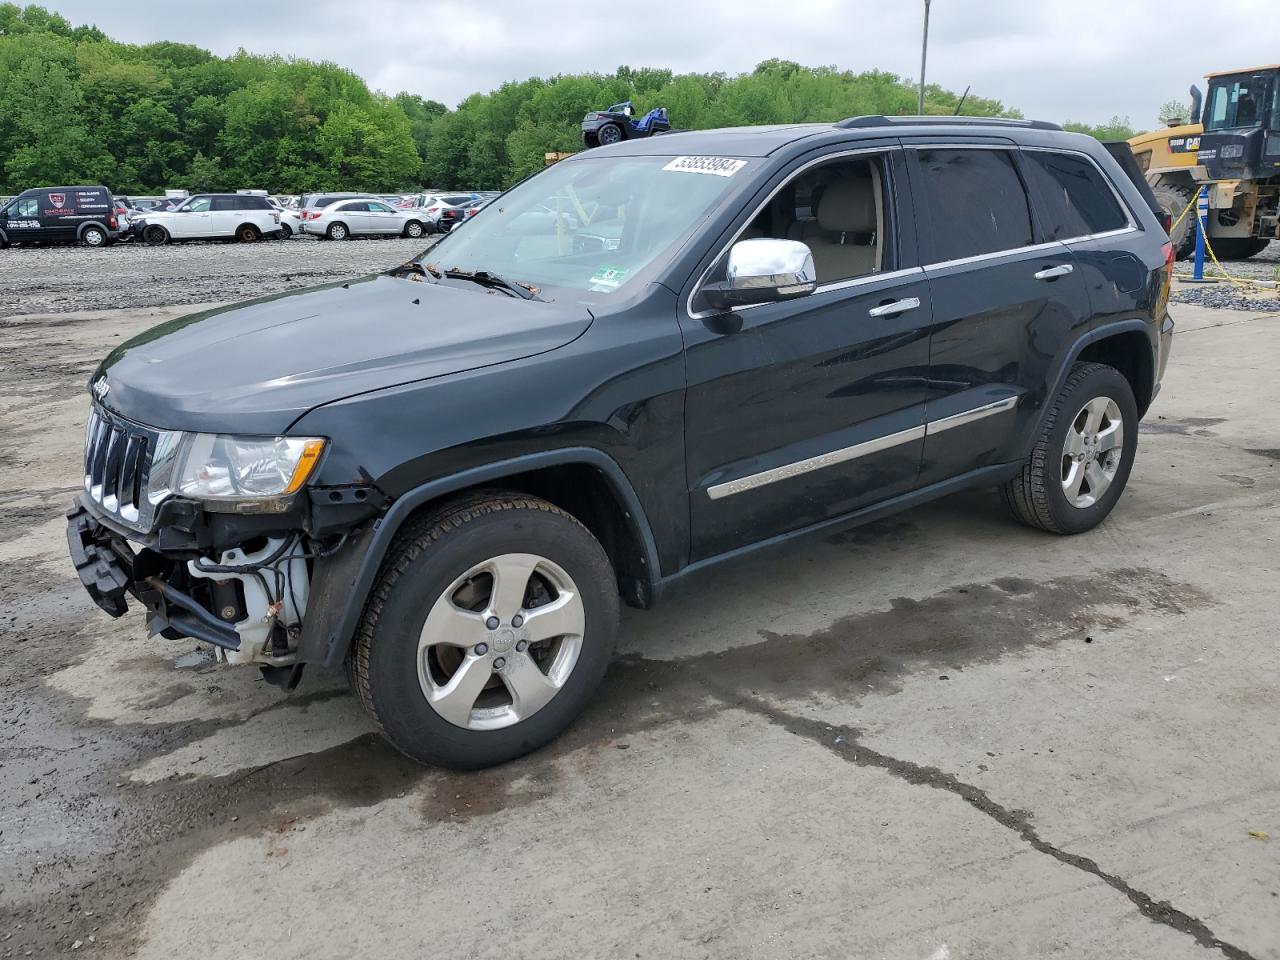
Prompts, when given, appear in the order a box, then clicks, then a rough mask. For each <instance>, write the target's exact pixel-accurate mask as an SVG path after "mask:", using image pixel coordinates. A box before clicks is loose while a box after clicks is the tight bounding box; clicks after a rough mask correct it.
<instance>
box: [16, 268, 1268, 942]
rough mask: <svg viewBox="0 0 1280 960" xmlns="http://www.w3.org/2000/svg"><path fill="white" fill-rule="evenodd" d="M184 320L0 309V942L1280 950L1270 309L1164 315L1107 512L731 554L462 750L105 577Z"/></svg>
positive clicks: (948, 509)
mask: <svg viewBox="0 0 1280 960" xmlns="http://www.w3.org/2000/svg"><path fill="white" fill-rule="evenodd" d="M287 246H289V245H287V244H282V245H279V247H281V248H283V247H287ZM323 246H325V247H326V248H333V247H339V246H341V247H342V252H343V253H344V254H345V251H346V250H347V249H351V250H352V251H353V255H354V254H357V253H358V254H364V253H365V252H366V251H367V252H369V254H370V255H372V254H374V253H378V252H380V251H383V250H386V251H387V252H388V253H392V252H394V254H395V257H400V256H403V255H404V254H403V253H402V252H398V251H392V248H391V247H390V246H388V245H385V244H380V243H364V244H346V245H339V244H327V245H323ZM189 249H191V250H192V251H193V254H194V250H195V248H189ZM276 249H277V245H268V244H263V245H261V246H260V248H258V252H259V253H261V254H273V253H274V252H275V251H276ZM174 252H176V253H181V254H183V255H185V254H186V251H174ZM206 252H207V253H209V254H218V255H221V254H225V253H230V252H232V250H231V248H227V249H226V250H222V249H219V250H208V251H206ZM310 252H311V251H309V250H304V249H303V248H302V247H301V246H299V248H298V250H296V251H295V250H292V249H289V250H282V253H284V254H295V253H296V254H299V255H303V256H305V255H306V254H307V253H310ZM108 253H110V254H112V255H113V256H114V254H115V253H116V252H115V251H108ZM167 253H169V251H162V252H161V255H162V256H163V255H165V254H167ZM131 254H132V251H120V256H119V257H118V259H119V260H120V261H121V262H126V258H130V257H131ZM317 255H325V256H335V254H334V253H333V252H331V250H330V249H325V250H323V251H317ZM210 259H214V257H212V256H211V257H210ZM393 259H394V258H393ZM335 263H336V261H335ZM371 265H372V264H371V263H366V264H364V265H362V266H360V267H359V269H368V267H369V266H371ZM342 269H354V267H352V266H350V265H347V266H343V267H342ZM200 295H202V296H209V295H211V294H210V293H209V292H204V293H202V294H200ZM186 309H187V308H185V307H179V308H169V309H161V308H151V307H148V308H143V309H131V310H104V311H94V312H82V313H68V314H63V315H60V316H56V317H48V316H43V317H35V318H19V317H14V318H5V319H3V320H0V336H3V338H4V340H3V342H4V345H5V346H4V350H5V353H4V355H3V356H4V361H3V362H0V571H2V573H3V575H0V960H6V958H9V957H12V958H15V960H20V958H23V957H32V958H34V960H46V958H55V957H57V958H61V957H76V958H80V957H85V958H100V960H185V958H189V957H198V958H200V960H244V958H261V957H270V958H272V960H303V958H305V960H330V958H339V957H341V958H347V957H357V958H379V960H380V958H384V957H395V958H399V957H409V956H414V955H417V954H421V953H423V952H424V950H423V946H424V944H427V943H428V941H429V946H430V948H431V953H432V954H433V955H437V956H442V957H449V958H458V960H487V958H494V957H517V958H523V957H532V958H542V957H586V958H597V957H602V958H606V957H607V958H622V957H625V958H633V957H636V956H637V955H638V956H640V957H643V958H645V960H649V958H655V957H658V958H663V960H721V958H733V960H777V958H780V957H788V958H789V957H804V958H811V960H816V958H824V957H858V958H864V957H865V958H870V957H875V958H881V960H925V958H933V960H944V958H953V960H977V958H981V960H1027V958H1037V960H1039V958H1044V960H1049V958H1054V960H1063V958H1069V960H1117V958H1124V960H1221V958H1224V957H1225V958H1233V960H1280V949H1278V946H1280V910H1277V904H1278V903H1280V900H1278V899H1277V894H1280V882H1278V881H1277V876H1278V873H1277V851H1278V850H1280V846H1278V845H1277V844H1278V843H1280V803H1278V802H1277V799H1278V798H1280V767H1278V765H1277V763H1276V757H1277V756H1280V725H1277V723H1276V703H1277V702H1278V701H1280V646H1278V645H1277V644H1276V596H1275V585H1276V583H1277V581H1278V580H1280V554H1278V551H1277V550H1276V543H1277V540H1280V449H1278V446H1280V445H1278V444H1277V440H1276V429H1275V417H1274V411H1275V408H1276V404H1277V402H1278V401H1280V382H1277V380H1276V378H1275V376H1274V371H1275V368H1276V365H1277V363H1280V319H1271V318H1265V317H1263V318H1257V319H1253V318H1251V317H1249V315H1247V314H1241V313H1226V312H1222V311H1211V310H1203V309H1199V308H1195V307H1190V306H1177V307H1175V313H1174V317H1175V319H1176V321H1177V324H1178V327H1177V332H1176V334H1175V340H1174V347H1173V353H1172V359H1171V360H1170V363H1169V369H1168V373H1167V375H1166V379H1165V389H1164V390H1162V391H1161V394H1160V396H1159V398H1158V399H1157V402H1156V406H1155V407H1154V409H1153V410H1152V412H1151V414H1149V415H1148V417H1147V419H1146V420H1145V422H1144V423H1143V424H1142V425H1141V427H1140V429H1139V432H1140V434H1141V439H1140V441H1139V447H1138V456H1137V459H1136V461H1135V464H1134V469H1133V475H1132V477H1131V479H1130V481H1129V486H1128V489H1127V490H1126V491H1125V494H1124V498H1123V499H1122V500H1121V501H1120V504H1119V505H1118V507H1117V509H1116V511H1115V513H1114V514H1112V516H1111V518H1110V519H1109V520H1108V521H1107V523H1106V524H1104V525H1103V526H1102V527H1100V528H1099V529H1098V530H1096V531H1093V532H1091V533H1088V534H1084V535H1081V536H1078V537H1052V536H1049V535H1047V534H1041V533H1038V532H1036V531H1032V530H1029V529H1026V528H1023V527H1020V526H1017V525H1015V524H1012V523H1010V522H1008V521H1007V520H1006V519H1005V518H1004V517H1003V514H1002V510H1001V507H1000V503H999V498H998V497H997V496H996V495H995V494H994V492H991V491H975V492H971V493H967V494H963V495H960V496H957V497H952V498H950V499H948V500H945V501H940V502H938V503H934V504H930V505H928V506H926V507H922V508H918V509H916V510H913V511H910V512H908V513H904V514H900V515H898V516H895V517H892V518H890V519H887V520H884V521H881V522H879V523H877V524H872V525H870V526H865V527H861V528H858V529H856V530H848V531H843V532H840V533H838V534H834V535H832V536H831V537H829V538H828V539H827V540H825V541H823V542H818V543H810V544H807V545H805V546H804V547H802V548H799V547H798V548H796V549H793V550H791V551H789V552H787V553H785V554H775V555H772V556H761V557H757V558H756V559H755V560H753V561H750V562H745V563H741V564H736V565H734V566H733V567H731V568H730V567H726V568H725V569H723V570H720V571H718V572H716V573H714V574H708V575H707V577H706V579H704V580H702V581H701V582H700V583H699V585H698V587H697V589H690V590H688V591H686V592H685V593H684V594H683V595H680V596H676V597H673V598H672V599H671V601H670V602H669V603H666V604H664V605H663V606H661V607H659V608H658V609H655V610H653V611H648V612H640V611H635V610H628V611H626V613H625V614H624V617H623V626H622V630H621V634H620V638H619V654H620V658H619V660H618V661H617V662H616V663H615V664H614V665H613V667H612V668H611V670H610V673H609V676H608V678H607V680H606V683H605V686H604V688H603V689H602V690H601V692H600V694H599V695H598V696H597V697H596V698H595V701H594V702H593V704H592V706H591V708H590V709H589V710H588V711H587V713H586V714H585V715H584V716H583V717H581V718H580V719H579V720H578V722H576V723H575V724H574V726H573V728H572V729H571V730H570V731H569V732H568V733H567V734H566V735H565V736H564V737H561V738H560V739H559V740H557V741H556V742H555V743H554V744H551V745H550V746H548V747H547V748H545V749H544V750H541V751H539V752H537V753H536V754H534V755H533V756H530V757H526V758H524V759H522V760H518V761H515V762H513V763H509V764H505V765H503V766H501V767H498V768H495V769H492V770H486V771H479V772H475V773H453V772H449V771H444V770H431V769H426V768H421V767H417V766H416V765H414V764H412V763H410V762H409V761H406V760H404V759H403V758H401V757H400V756H398V755H397V754H396V753H395V752H394V751H393V750H391V749H390V748H388V747H387V746H386V745H385V744H384V743H383V742H382V741H381V740H379V739H378V738H377V736H376V734H375V733H374V732H373V731H372V726H371V724H370V722H369V721H368V719H367V718H366V717H365V716H364V714H363V711H362V709H361V707H360V705H359V704H358V703H357V702H356V701H355V700H354V698H352V697H351V696H350V695H348V693H347V692H346V688H345V682H344V681H343V680H342V679H341V677H333V678H325V677H324V676H322V675H320V674H316V675H310V674H309V675H308V677H307V679H305V680H304V681H303V686H302V687H301V688H300V689H299V690H298V691H296V692H294V693H292V694H289V695H284V694H282V693H281V691H279V690H277V689H276V688H274V687H270V686H268V685H267V684H265V683H263V682H262V681H261V679H260V678H259V676H258V673H257V671H255V670H253V669H252V668H219V667H218V666H217V665H216V664H215V663H213V662H212V661H211V658H210V657H209V655H208V652H207V651H203V652H201V651H199V650H197V645H196V644H195V643H194V642H191V641H168V640H164V639H162V638H161V637H148V636H147V633H146V627H145V624H144V623H143V617H142V614H141V612H140V610H139V609H138V608H137V605H136V604H134V605H132V608H131V609H130V611H129V612H128V614H127V615H126V616H125V617H123V618H121V619H119V620H112V619H111V618H110V617H108V616H106V615H105V614H104V613H102V612H101V611H99V610H98V609H97V608H96V607H94V606H93V604H92V603H91V602H90V600H89V598H88V595H87V594H86V593H85V591H84V589H83V588H82V587H81V586H80V583H79V581H78V579H77V577H76V575H75V573H74V571H73V570H72V568H71V564H70V562H69V560H68V558H67V544H66V538H65V521H64V520H63V518H62V513H63V511H65V510H66V508H67V505H68V503H69V501H70V498H71V495H72V493H73V492H74V490H75V489H76V487H77V486H78V481H77V479H76V478H77V475H78V473H79V470H80V456H81V446H82V443H83V437H84V414H85V410H86V407H87V399H88V398H87V396H86V394H85V383H86V379H87V377H88V375H89V371H91V370H92V369H93V367H94V365H95V364H96V363H97V362H98V360H99V358H100V357H102V356H103V354H104V353H106V352H107V351H108V350H110V349H111V348H112V347H113V346H114V345H116V344H118V343H120V342H121V341H122V340H123V339H127V338H128V337H130V336H132V335H134V334H136V333H137V332H139V331H140V330H142V329H145V328H147V327H149V326H152V325H154V324H156V323H158V322H162V321H164V320H167V319H170V318H172V317H174V316H177V315H179V314H181V313H182V312H184V311H185V310H186ZM387 428H388V429H413V425H412V424H389V425H388V427H387ZM1268 837H1270V838H1275V839H1268ZM77 944H78V945H79V949H77Z"/></svg>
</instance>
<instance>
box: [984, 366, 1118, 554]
mask: <svg viewBox="0 0 1280 960" xmlns="http://www.w3.org/2000/svg"><path fill="white" fill-rule="evenodd" d="M1137 447H1138V405H1137V402H1136V401H1135V400H1134V397H1133V388H1132V387H1131V386H1130V385H1129V381H1128V380H1126V379H1125V378H1124V376H1123V375H1121V373H1120V372H1119V371H1118V370H1116V369H1115V368H1114V367H1108V366H1106V365H1105V364H1101V363H1077V364H1076V365H1075V366H1074V367H1072V369H1071V372H1070V374H1068V376H1067V382H1066V383H1065V384H1063V387H1062V390H1061V391H1060V392H1059V393H1058V396H1057V397H1056V398H1055V399H1054V401H1053V404H1052V406H1051V407H1050V408H1049V412H1048V414H1047V416H1046V417H1045V419H1044V421H1043V432H1042V433H1041V435H1040V438H1039V439H1038V440H1037V441H1036V445H1035V447H1033V448H1032V451H1031V456H1030V457H1029V458H1028V459H1027V462H1026V463H1025V464H1023V467H1022V470H1021V471H1019V473H1018V475H1017V476H1016V477H1014V478H1013V479H1012V480H1010V481H1009V482H1008V483H1006V484H1005V485H1004V487H1003V488H1002V489H1001V494H1002V496H1003V499H1004V502H1005V506H1006V507H1008V509H1009V512H1010V513H1012V514H1013V516H1014V518H1015V519H1017V520H1019V521H1021V522H1022V523H1025V524H1027V525H1028V526H1032V527H1038V528H1039V529H1041V530H1047V531H1048V532H1050V533H1060V534H1070V533H1083V532H1085V531H1086V530H1092V529H1093V528H1094V527H1096V526H1097V525H1098V524H1100V523H1101V522H1102V521H1103V520H1105V519H1106V518H1107V515H1108V514H1109V513H1111V510H1112V508H1113V507H1115V505H1116V501H1118V500H1119V499H1120V494H1121V493H1123V492H1124V487H1125V484H1126V483H1127V482H1128V480H1129V471H1130V470H1131V469H1132V468H1133V459H1134V454H1135V453H1136V451H1137Z"/></svg>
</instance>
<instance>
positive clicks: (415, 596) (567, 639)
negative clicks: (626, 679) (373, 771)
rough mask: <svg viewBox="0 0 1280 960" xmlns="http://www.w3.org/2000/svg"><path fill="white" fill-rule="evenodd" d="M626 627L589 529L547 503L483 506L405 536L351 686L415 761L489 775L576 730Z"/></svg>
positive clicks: (367, 617) (444, 515)
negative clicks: (500, 765) (566, 731)
mask: <svg viewBox="0 0 1280 960" xmlns="http://www.w3.org/2000/svg"><path fill="white" fill-rule="evenodd" d="M491 571H492V572H491ZM504 583H505V584H507V589H506V590H503V589H501V585H502V584H504ZM513 598H514V599H513ZM540 608H541V609H544V613H543V614H539V613H538V612H537V611H538V610H539V609H540ZM526 615H527V618H526ZM491 618H492V619H491ZM495 620H496V621H497V624H494V621H495ZM617 624H618V592H617V585H616V580H615V578H614V574H613V568H612V567H611V566H610V564H609V558H608V557H607V556H606V554H605V552H604V550H603V548H601V546H600V544H599V543H598V542H597V541H596V539H595V537H593V536H592V535H591V533H590V532H589V531H588V530H587V529H586V527H584V526H583V525H582V524H581V523H579V522H578V521H577V520H576V519H574V518H573V517H572V516H570V515H569V514H567V513H565V512H564V511H563V510H560V509H559V508H558V507H555V506H553V505H552V504H550V503H547V502H546V501H544V500H539V499H536V498H534V497H528V496H525V495H523V494H518V493H502V492H497V491H495V492H490V493H481V494H477V495H476V496H473V497H470V498H467V499H463V500H459V501H456V502H454V503H452V504H449V505H446V506H445V507H443V508H441V509H440V510H438V511H436V512H435V513H433V514H431V515H428V516H425V517H423V518H421V519H419V520H417V521H413V522H412V523H411V525H410V526H409V527H408V528H407V529H405V530H403V531H401V532H400V533H399V535H398V536H397V538H396V542H395V544H394V545H393V546H392V548H391V552H390V553H389V555H388V557H387V559H386V560H385V561H384V563H383V568H382V572H381V573H380V574H379V577H378V581H377V583H376V584H375V585H374V588H373V590H372V592H371V593H370V596H369V600H368V603H367V605H366V608H365V613H364V618H363V620H362V622H361V624H360V627H359V629H358V631H357V634H356V638H355V641H354V643H353V644H352V648H351V652H350V653H349V655H348V657H349V659H348V676H349V677H350V678H351V679H352V682H353V685H354V687H355V691H356V694H357V696H358V697H359V698H360V701H361V702H362V703H363V704H364V707H365V709H366V710H367V711H368V712H369V715H370V716H371V717H373V719H374V721H375V722H376V723H377V724H378V726H379V728H380V729H381V730H382V732H383V734H384V735H385V736H386V737H387V739H388V740H390V741H391V743H392V744H393V745H394V746H395V747H397V748H398V749H399V750H400V751H401V752H403V753H404V754H406V755H407V756H409V757H411V758H413V759H414V760H417V761H419V762H420V763H429V764H437V765H440V766H445V767H451V768H454V769H476V768H479V767H487V766H492V765H493V764H497V763H502V762H504V761H507V760H512V759H514V758H516V757H519V756H522V755H523V754H526V753H528V752H530V751H532V750H536V749H537V748H539V747H541V746H543V745H544V744H546V743H548V742H549V741H550V740H552V739H553V738H554V737H556V736H557V735H558V734H559V733H560V732H561V731H563V730H564V729H565V727H567V726H568V725H569V724H570V723H571V722H572V721H573V719H574V718H575V717H576V716H577V715H578V714H579V713H580V712H581V711H582V709H583V708H584V707H585V706H586V704H587V702H588V701H589V700H590V698H591V696H592V694H593V693H594V692H595V690H596V687H597V686H598V685H599V683H600V680H601V678H602V677H603V676H604V673H605V670H606V668H607V667H608V665H609V659H610V656H611V655H612V652H613V643H614V637H615V635H616V632H617ZM544 634H545V636H544ZM429 698H431V699H429Z"/></svg>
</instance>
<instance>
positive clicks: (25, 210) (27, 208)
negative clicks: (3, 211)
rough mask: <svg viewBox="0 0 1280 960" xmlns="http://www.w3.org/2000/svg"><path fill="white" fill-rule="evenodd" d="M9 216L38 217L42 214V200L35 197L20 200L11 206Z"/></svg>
mask: <svg viewBox="0 0 1280 960" xmlns="http://www.w3.org/2000/svg"><path fill="white" fill-rule="evenodd" d="M9 216H11V217H24V218H28V217H38V216H40V201H39V200H38V199H37V198H35V197H27V198H26V199H25V200H19V201H18V202H17V203H15V204H14V205H13V206H12V207H10V208H9Z"/></svg>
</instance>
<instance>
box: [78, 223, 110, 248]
mask: <svg viewBox="0 0 1280 960" xmlns="http://www.w3.org/2000/svg"><path fill="white" fill-rule="evenodd" d="M80 242H81V243H83V244H84V245H85V246H86V247H105V246H106V245H107V231H105V230H103V229H102V228H101V227H95V226H89V227H85V228H84V230H83V231H82V232H81V234H80Z"/></svg>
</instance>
